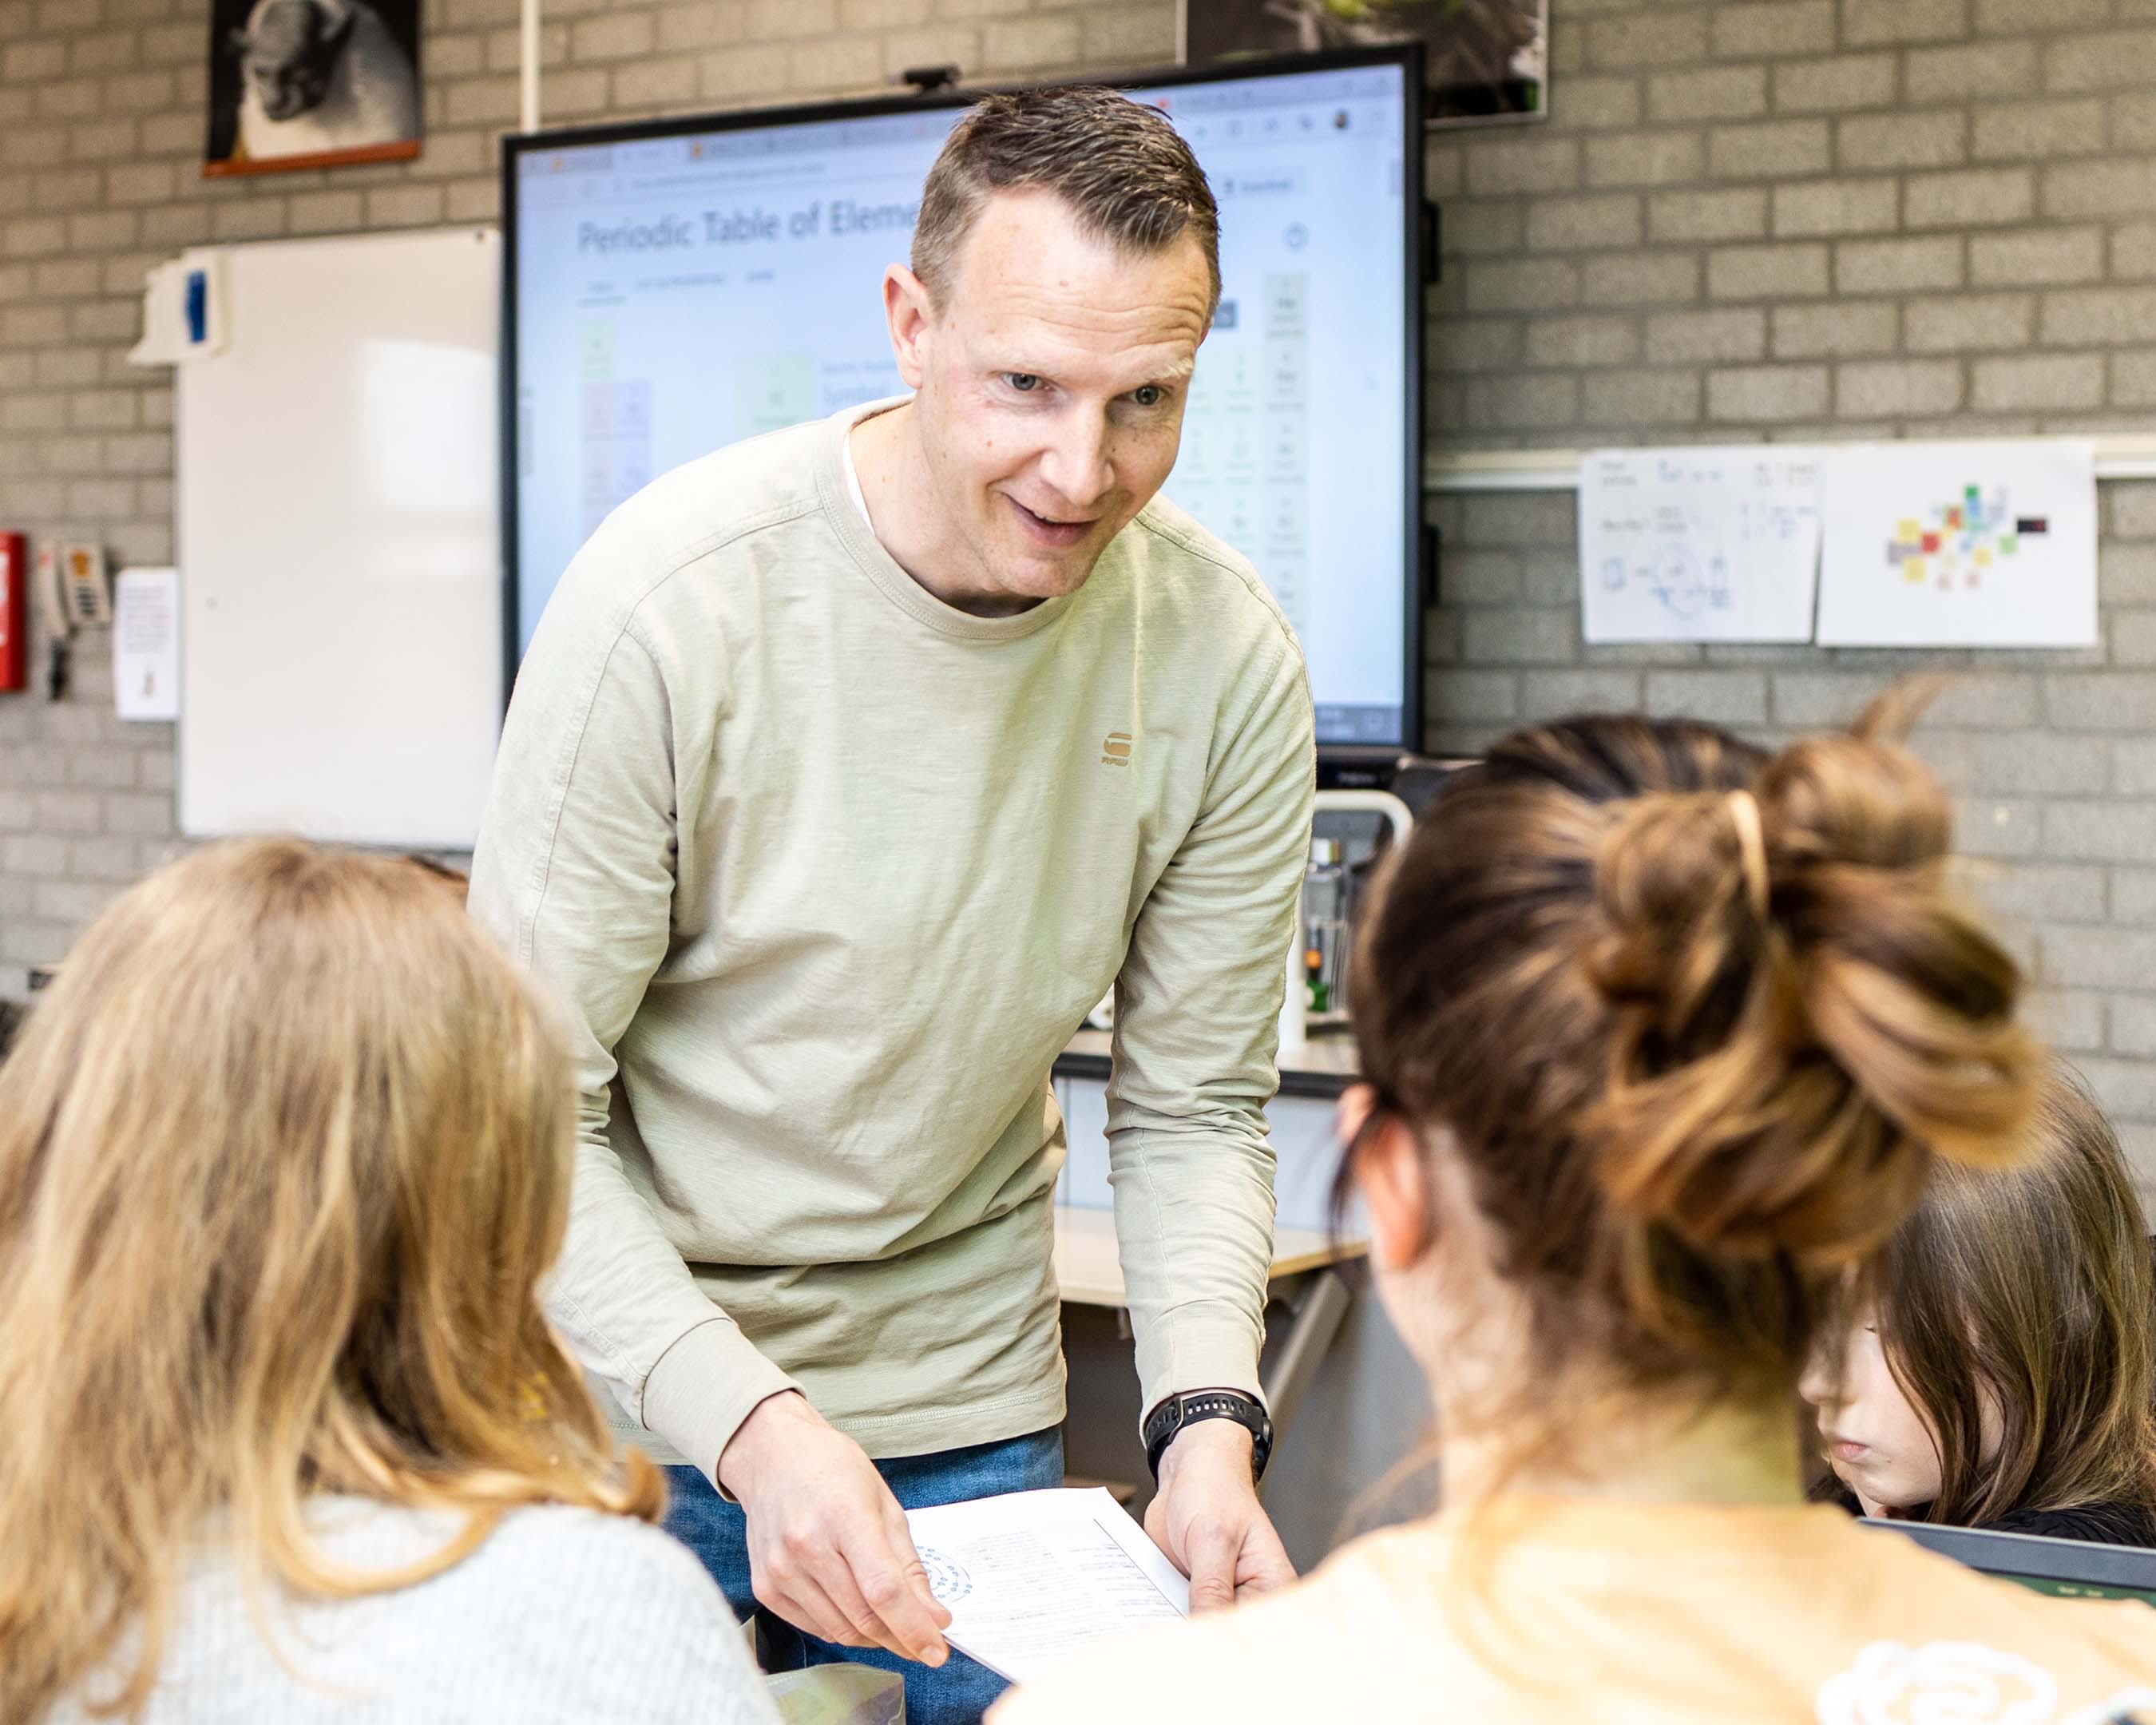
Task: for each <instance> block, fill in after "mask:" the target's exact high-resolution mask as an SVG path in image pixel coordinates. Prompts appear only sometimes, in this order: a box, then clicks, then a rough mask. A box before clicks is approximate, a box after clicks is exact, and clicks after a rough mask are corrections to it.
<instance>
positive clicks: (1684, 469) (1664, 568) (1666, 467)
mask: <svg viewBox="0 0 2156 1725" xmlns="http://www.w3.org/2000/svg"><path fill="white" fill-rule="evenodd" d="M1819 548H1820V452H1819V451H1818V450H1817V449H1810V448H1804V447H1799V446H1796V445H1794V444H1743V445H1731V446H1715V445H1702V446H1700V447H1698V448H1685V449H1595V450H1592V451H1590V452H1589V454H1587V455H1586V456H1585V457H1584V458H1583V459H1582V460H1581V462H1580V469H1579V585H1580V612H1581V628H1582V632H1583V633H1584V635H1585V636H1586V638H1587V639H1589V641H1808V640H1809V639H1811V634H1812V601H1813V598H1814V595H1815V592H1816V589H1817V581H1818V575H1819Z"/></svg>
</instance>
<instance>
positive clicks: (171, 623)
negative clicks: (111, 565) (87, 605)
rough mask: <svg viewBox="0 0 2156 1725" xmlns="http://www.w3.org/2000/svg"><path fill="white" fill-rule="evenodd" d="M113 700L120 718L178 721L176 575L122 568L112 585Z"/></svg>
mask: <svg viewBox="0 0 2156 1725" xmlns="http://www.w3.org/2000/svg"><path fill="white" fill-rule="evenodd" d="M113 611H114V617H113V624H112V698H113V704H114V706H115V708H116V709H117V710H118V711H119V714H120V716H121V718H123V719H177V718H178V717H179V716H180V572H179V571H178V570H177V569H123V570H121V572H120V578H119V579H118V580H117V581H115V583H113Z"/></svg>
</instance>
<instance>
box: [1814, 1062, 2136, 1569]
mask: <svg viewBox="0 0 2156 1725" xmlns="http://www.w3.org/2000/svg"><path fill="white" fill-rule="evenodd" d="M2029 1152H2030V1154H2029V1159H2028V1160H2027V1161H2026V1162H2025V1163H2022V1164H2021V1165H2020V1167H2018V1168H2013V1169H2011V1170H2008V1171H2004V1172H1989V1173H1982V1172H1978V1171H1975V1170H1973V1169H1969V1168H1958V1167H1954V1166H1952V1165H1948V1166H1946V1167H1943V1168H1940V1169H1939V1170H1938V1172H1937V1173H1935V1174H1934V1175H1933V1178H1932V1182H1931V1184H1930V1186H1929V1187H1928V1189H1927V1190H1926V1192H1925V1194H1924V1200H1923V1202H1922V1204H1919V1205H1918V1206H1917V1209H1916V1211H1915V1213H1914V1214H1912V1215H1911V1216H1910V1217H1909V1219H1907V1221H1905V1222H1903V1223H1902V1225H1901V1226H1900V1227H1899V1228H1898V1229H1897V1230H1895V1233H1894V1237H1893V1239H1892V1240H1890V1241H1889V1242H1888V1243H1887V1246H1886V1250H1885V1251H1884V1252H1883V1253H1881V1255H1880V1256H1879V1258H1878V1259H1877V1260H1876V1261H1875V1262H1874V1263H1872V1264H1871V1265H1869V1266H1866V1268H1865V1270H1864V1271H1863V1272H1862V1273H1861V1275H1860V1276H1858V1277H1857V1278H1856V1281H1855V1282H1854V1284H1853V1285H1852V1286H1851V1291H1850V1293H1851V1299H1850V1302H1849V1306H1850V1310H1849V1317H1848V1320H1847V1322H1845V1324H1842V1325H1840V1326H1838V1327H1836V1328H1835V1330H1834V1331H1833V1332H1830V1334H1829V1335H1828V1336H1827V1337H1825V1343H1826V1345H1825V1346H1823V1347H1822V1348H1820V1349H1819V1350H1818V1352H1817V1354H1816V1356H1815V1361H1814V1363H1813V1366H1812V1368H1811V1369H1810V1370H1809V1371H1807V1372H1806V1373H1805V1374H1804V1378H1803V1380H1802V1383H1801V1384H1800V1386H1799V1387H1800V1389H1802V1391H1803V1393H1804V1398H1805V1399H1806V1400H1808V1401H1809V1402H1810V1403H1811V1404H1813V1406H1814V1408H1815V1409H1816V1410H1817V1412H1818V1415H1819V1426H1820V1440H1821V1444H1822V1445H1823V1447H1824V1449H1825V1452H1826V1457H1827V1461H1828V1462H1829V1464H1830V1466H1831V1468H1832V1470H1833V1474H1832V1476H1830V1484H1832V1485H1835V1486H1839V1487H1840V1489H1839V1490H1837V1491H1830V1492H1829V1493H1826V1494H1825V1495H1829V1496H1830V1497H1834V1498H1835V1500H1836V1501H1840V1502H1842V1503H1843V1504H1844V1506H1845V1507H1847V1508H1850V1509H1855V1510H1859V1511H1861V1512H1862V1513H1864V1514H1866V1515H1871V1516H1886V1517H1893V1518H1897V1519H1902V1520H1908V1521H1919V1522H1946V1523H1948V1524H1950V1525H1952V1526H1955V1527H1989V1528H1993V1529H1996V1530H1998V1531H2000V1532H2010V1533H2040V1534H2046V1535H2048V1536H2050V1537H2051V1538H2055V1539H2094V1540H2102V1541H2105V1542H2107V1543H2112V1544H2115V1545H2156V1365H2152V1362H2151V1344H2150V1338H2149V1324H2150V1320H2151V1318H2152V1317H2156V1291H2152V1287H2151V1283H2152V1281H2156V1278H2152V1276H2151V1274H2150V1264H2149V1250H2148V1223H2147V1220H2146V1219H2144V1217H2143V1214H2142V1210H2141V1203H2140V1200H2139V1199H2138V1198H2137V1197H2136V1196H2135V1195H2134V1191H2133V1180H2132V1178H2131V1177H2130V1176H2129V1175H2128V1173H2127V1168H2126V1158H2125V1156H2124V1154H2123V1153H2122V1152H2121V1151H2120V1149H2119V1147H2118V1138H2117V1134H2116V1133H2114V1132H2112V1127H2111V1122H2110V1121H2109V1120H2107V1119H2106V1118H2105V1117H2104V1112H2103V1110H2102V1108H2101V1107H2100V1106H2098V1105H2097V1101H2096V1099H2095V1098H2094V1097H2093V1096H2091V1095H2090V1094H2089V1093H2088V1091H2087V1090H2086V1089H2084V1088H2083V1087H2082V1084H2081V1082H2080V1081H2079V1080H2078V1079H2076V1077H2075V1076H2074V1075H2073V1073H2072V1071H2071V1069H2069V1068H2067V1067H2066V1066H2065V1065H2063V1064H2061V1065H2055V1066H2054V1068H2053V1070H2052V1072H2051V1078H2050V1080H2049V1081H2048V1082H2047V1083H2046V1085H2045V1086H2044V1095H2043V1101H2042V1103H2041V1105H2040V1106H2039V1108H2038V1109H2037V1111H2036V1117H2035V1124H2034V1126H2033V1127H2031V1129H2030V1134H2029ZM1836 1343H1839V1344H1840V1346H1839V1348H1836V1346H1835V1344H1836Z"/></svg>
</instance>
